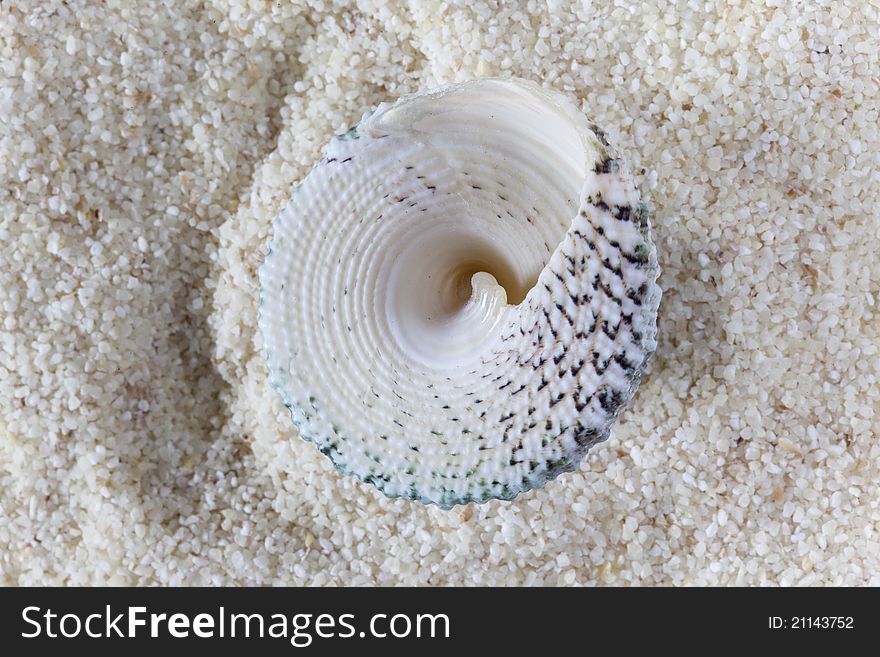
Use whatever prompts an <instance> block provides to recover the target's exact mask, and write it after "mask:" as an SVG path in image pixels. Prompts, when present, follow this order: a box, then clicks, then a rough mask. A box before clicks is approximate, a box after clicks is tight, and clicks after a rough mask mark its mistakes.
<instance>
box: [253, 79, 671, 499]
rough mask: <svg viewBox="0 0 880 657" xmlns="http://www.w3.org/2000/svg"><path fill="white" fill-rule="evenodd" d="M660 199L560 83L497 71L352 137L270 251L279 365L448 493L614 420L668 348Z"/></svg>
mask: <svg viewBox="0 0 880 657" xmlns="http://www.w3.org/2000/svg"><path fill="white" fill-rule="evenodd" d="M658 274H659V268H658V265H657V257H656V251H655V248H654V246H653V244H652V242H651V238H650V228H649V224H648V213H647V208H646V206H645V205H644V204H643V203H641V202H640V200H639V196H638V192H637V191H636V189H635V187H634V185H633V182H632V179H631V176H630V174H629V172H628V171H627V168H626V166H625V164H624V163H623V162H622V161H621V159H620V157H619V156H618V155H617V153H616V152H615V151H614V149H613V148H612V147H611V146H610V145H609V144H608V142H607V140H606V138H605V136H604V133H603V132H602V131H601V130H599V129H598V128H597V127H596V126H595V125H592V124H591V123H590V122H589V120H588V119H587V118H586V117H585V116H584V115H583V114H582V113H581V112H580V111H578V109H577V108H576V107H575V106H574V104H573V103H571V102H570V101H569V100H567V99H566V98H565V97H564V96H562V95H561V94H558V93H556V92H551V91H548V90H546V89H543V88H541V87H539V86H538V85H536V84H534V83H531V82H527V81H524V80H517V79H510V80H498V79H485V80H476V81H471V82H465V83H461V84H451V85H445V86H443V87H440V88H437V89H433V90H429V91H426V92H420V93H417V94H413V95H410V96H405V97H403V98H401V99H400V100H398V101H397V102H395V103H393V104H385V103H383V104H382V105H380V106H379V107H378V108H377V109H376V111H375V112H372V113H368V114H366V115H365V116H364V118H363V119H362V120H361V122H360V123H359V124H358V126H357V127H356V128H353V129H352V130H350V131H349V132H348V133H346V134H345V135H342V136H340V137H337V138H335V139H333V140H332V141H331V142H330V144H329V145H328V146H327V148H326V149H325V152H324V155H323V157H322V158H321V160H320V161H319V162H318V163H317V164H316V165H315V167H314V168H313V169H312V171H311V172H310V173H309V174H308V176H307V177H306V178H304V179H303V181H302V182H301V184H300V185H299V186H298V187H297V188H296V189H295V190H294V193H293V197H292V199H291V200H290V202H289V203H288V205H287V206H286V207H285V208H284V209H283V210H282V212H281V213H280V214H279V215H278V218H277V219H276V221H275V225H274V234H273V237H272V240H271V248H270V252H269V254H268V255H267V257H266V260H265V263H264V264H263V266H262V268H261V270H260V282H261V307H260V326H261V329H262V333H263V339H264V345H265V349H266V353H267V361H268V367H269V376H270V381H271V383H272V385H273V386H274V387H275V388H276V389H277V390H278V391H279V393H280V394H281V396H282V397H283V399H284V402H285V405H286V406H287V407H288V408H289V409H290V412H291V415H292V418H293V421H294V423H295V424H296V426H297V427H298V428H299V431H300V434H301V436H302V437H303V438H305V439H307V440H310V441H312V442H313V443H315V445H316V446H317V447H318V449H320V450H321V452H323V453H324V454H326V455H327V456H329V457H330V458H331V459H332V461H333V462H334V463H335V465H336V466H337V468H338V469H339V470H340V471H342V472H345V473H350V474H354V475H356V476H357V477H359V478H360V479H361V480H363V481H366V482H369V483H372V484H374V485H376V486H377V487H378V488H379V489H381V490H382V491H383V492H385V494H386V495H388V496H391V497H397V496H404V497H407V498H409V499H413V500H418V501H421V502H423V503H434V504H437V505H439V506H441V507H444V508H449V507H451V506H453V505H455V504H462V503H466V502H469V501H477V502H483V501H486V500H488V499H491V498H503V499H511V498H513V497H514V496H515V495H517V494H518V493H520V492H522V491H525V490H528V489H531V488H534V487H536V486H541V485H543V484H544V483H545V482H547V481H548V480H550V479H552V478H554V477H555V476H557V475H558V474H560V473H562V472H565V471H570V470H573V469H574V468H575V467H577V465H578V463H579V462H580V460H581V459H582V458H583V456H584V454H586V452H587V450H588V449H589V448H590V447H591V446H593V445H594V444H595V443H597V442H600V441H602V440H604V439H605V438H607V436H608V433H609V431H610V427H611V425H612V423H613V422H614V419H615V418H616V416H617V414H618V412H619V410H620V408H621V406H622V405H623V404H624V403H625V402H626V401H628V400H629V399H630V398H631V397H632V395H633V394H634V392H635V389H636V387H637V386H638V383H639V380H640V377H641V374H642V372H643V371H644V368H645V366H646V363H647V360H648V358H649V356H650V354H651V353H653V351H654V349H655V348H656V330H657V329H656V321H657V308H658V305H659V302H660V296H661V292H660V288H659V287H658V286H657V284H656V279H657V276H658Z"/></svg>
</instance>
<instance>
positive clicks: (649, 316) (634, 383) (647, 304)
mask: <svg viewBox="0 0 880 657" xmlns="http://www.w3.org/2000/svg"><path fill="white" fill-rule="evenodd" d="M486 81H491V82H501V83H510V82H513V83H516V84H519V85H521V86H524V87H528V88H531V89H533V90H535V91H536V92H537V93H539V94H540V95H542V96H543V97H545V98H546V99H548V100H549V101H550V102H552V103H553V104H555V105H557V106H561V107H563V108H565V109H566V111H569V112H574V113H576V114H578V115H580V114H581V112H580V110H579V109H578V108H577V106H576V105H575V104H574V103H573V102H572V101H571V100H570V99H569V98H568V97H567V96H565V95H563V94H561V93H559V92H556V91H549V90H547V89H545V88H544V87H541V86H540V85H538V84H537V83H535V82H533V81H531V80H524V79H520V78H513V77H511V78H502V77H491V78H479V79H473V80H468V81H465V82H459V83H454V82H450V83H445V84H442V85H440V86H437V87H434V88H432V89H428V90H423V91H418V92H414V93H410V94H407V95H404V96H401V97H400V98H398V99H397V100H395V101H392V102H387V101H386V102H382V103H380V104H379V105H377V106H376V108H374V109H373V110H370V111H367V112H365V113H364V114H363V116H362V118H361V120H360V121H359V122H358V124H356V125H354V126H352V127H351V128H349V129H348V130H346V131H345V132H343V133H340V134H334V135H333V136H332V138H331V140H330V142H328V144H327V145H326V146H325V147H324V148H323V149H322V158H319V159H318V160H317V161H316V162H315V163H314V164H313V166H312V167H311V168H310V170H309V172H308V173H307V174H306V175H305V176H304V177H303V178H302V179H300V181H298V182H297V183H295V184H294V185H293V188H292V192H291V197H290V199H289V200H288V202H287V203H286V204H285V207H287V206H288V205H289V204H291V203H293V202H294V200H295V198H296V195H297V193H298V191H299V188H300V187H301V185H302V183H303V181H305V180H306V178H308V176H309V175H310V174H311V173H312V171H314V170H315V169H316V168H317V167H318V166H320V164H321V160H322V159H323V157H324V156H326V153H327V152H328V150H329V149H330V148H331V147H332V145H333V143H334V142H338V141H347V140H353V139H359V138H360V136H361V134H362V133H363V134H369V133H368V131H369V130H370V129H371V128H370V126H371V119H373V118H374V117H376V116H381V115H382V114H383V113H384V112H386V111H388V110H390V109H393V108H396V107H399V106H401V105H402V104H404V103H408V102H411V101H413V100H416V99H418V98H421V97H424V96H430V97H442V96H443V95H445V94H446V93H447V92H449V91H450V90H453V89H456V88H459V87H462V86H465V85H472V84H479V83H482V82H486ZM589 129H590V131H591V132H592V134H593V136H594V137H595V139H596V140H597V142H598V143H599V144H600V146H601V148H600V149H599V150H600V152H603V153H604V154H605V156H606V157H609V158H613V159H615V160H617V161H618V162H619V163H620V165H621V167H622V169H624V171H625V167H626V163H625V161H624V160H623V159H622V158H621V157H620V155H619V152H618V151H617V149H616V148H615V147H614V146H613V145H612V144H611V143H610V142H609V140H608V139H607V137H606V133H605V131H604V130H603V129H602V128H601V127H600V126H598V125H597V124H596V123H594V122H590V123H589ZM624 175H629V174H628V172H625V173H624ZM636 193H638V190H636ZM639 214H640V220H639V232H640V233H641V235H642V236H643V238H644V240H645V244H646V245H647V253H646V256H647V263H646V266H645V267H644V270H645V271H646V272H647V273H648V280H647V284H646V291H645V294H644V295H643V296H642V298H641V303H642V307H643V318H644V325H643V326H644V328H645V331H644V333H643V336H642V339H641V347H642V348H643V351H644V358H643V359H642V362H641V363H639V364H637V365H636V367H635V368H634V369H633V370H632V372H631V374H630V375H629V385H628V388H627V389H626V390H625V391H624V392H623V394H622V401H621V403H620V404H619V405H617V407H616V408H615V409H614V411H613V412H612V413H611V414H610V415H609V416H608V417H607V418H606V420H605V421H604V423H603V426H601V427H599V428H598V429H597V430H596V433H595V434H594V436H593V438H592V439H591V441H590V442H589V443H586V444H584V445H582V446H580V447H579V448H578V449H576V450H573V452H572V453H571V454H570V459H569V460H568V461H567V462H566V463H564V464H562V465H559V466H557V467H555V468H552V469H548V470H546V471H545V472H544V473H543V475H542V476H541V477H540V478H539V479H535V480H533V481H531V482H530V485H527V486H522V487H511V488H510V489H509V490H507V491H505V492H502V493H500V494H497V495H493V496H489V497H482V498H480V497H473V496H465V497H463V498H460V499H458V498H450V499H434V498H429V497H425V496H422V495H420V494H418V491H403V492H399V493H391V492H388V491H386V490H384V488H383V487H382V485H381V482H377V480H376V478H375V477H371V476H366V475H363V474H362V473H359V472H355V471H351V470H349V469H347V468H345V467H343V466H341V465H340V464H339V463H337V462H336V461H335V460H333V459H332V458H331V462H333V464H334V467H335V468H336V469H337V471H339V472H340V473H341V474H348V475H353V476H354V477H355V478H356V479H358V480H359V481H361V482H363V483H367V484H372V485H373V486H375V487H376V488H378V489H379V490H381V491H382V493H383V494H384V496H385V497H387V498H389V499H396V498H404V499H407V500H411V501H417V502H420V503H421V504H423V505H426V506H430V505H435V506H437V507H438V508H441V509H443V510H449V509H452V508H454V507H455V506H458V505H463V504H468V503H471V502H473V503H477V504H485V503H488V502H489V501H491V500H493V499H500V500H504V501H511V500H513V499H515V498H517V497H518V496H519V495H520V494H521V493H525V492H528V491H530V490H533V489H536V488H540V487H542V486H544V485H545V484H546V483H547V482H549V481H551V480H553V479H555V478H556V477H558V476H559V475H561V474H564V473H567V472H572V471H574V470H576V469H577V468H578V467H579V465H580V463H581V461H582V460H583V458H584V457H585V455H586V453H587V452H588V451H589V450H590V449H591V448H592V447H594V446H595V445H597V444H599V443H601V442H604V441H606V440H607V439H608V437H609V435H610V433H611V429H612V427H613V425H614V423H615V422H616V420H617V418H618V416H619V414H620V412H621V411H622V409H623V407H624V406H626V404H627V403H628V402H629V401H630V400H631V398H632V397H633V396H634V394H635V392H636V390H637V389H638V387H639V385H640V382H641V379H642V378H643V375H644V374H645V372H646V370H647V368H648V365H649V362H650V360H651V358H652V356H653V354H654V353H655V352H656V349H657V321H658V316H659V308H660V303H661V298H662V294H663V292H662V289H661V288H660V286H659V285H658V283H657V279H658V278H659V275H660V271H661V270H660V265H659V261H658V256H657V249H656V245H655V243H654V241H653V239H652V229H651V221H650V210H649V207H648V205H647V203H645V202H644V201H641V200H640V201H639ZM281 215H282V213H281V212H279V213H277V214H276V216H275V218H274V219H273V221H272V231H271V237H270V238H269V246H268V248H267V250H266V255H265V257H264V259H263V262H262V263H261V265H260V268H259V272H258V275H259V279H260V286H259V308H258V325H259V327H260V329H261V333H263V334H264V335H265V289H264V284H263V281H264V277H265V276H266V267H267V263H268V262H269V261H270V260H271V258H272V255H273V245H274V241H275V235H276V234H277V228H278V223H279V221H280V219H281ZM264 351H265V353H266V364H267V370H268V381H269V384H270V386H271V388H272V389H274V390H275V391H276V392H277V393H278V395H279V396H280V398H281V399H282V402H283V403H284V406H285V407H286V408H287V409H288V412H289V413H290V416H291V420H292V423H293V425H294V426H295V427H296V429H297V432H298V433H299V434H300V437H301V438H302V439H303V440H305V441H307V442H315V441H314V440H313V438H312V437H311V436H310V435H309V434H308V431H307V430H306V429H305V425H306V422H305V421H304V419H303V418H301V417H300V416H299V415H298V414H297V413H296V412H295V409H294V405H293V403H292V402H291V400H289V399H288V398H287V396H286V394H285V391H284V389H283V385H282V381H283V379H284V376H285V373H284V372H281V371H280V369H279V368H276V367H274V366H273V365H272V362H273V360H272V357H271V356H272V354H271V353H270V351H269V348H268V346H266V345H264Z"/></svg>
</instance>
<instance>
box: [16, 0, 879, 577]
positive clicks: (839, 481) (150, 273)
mask: <svg viewBox="0 0 880 657" xmlns="http://www.w3.org/2000/svg"><path fill="white" fill-rule="evenodd" d="M878 58H880V3H878V2H877V0H870V1H867V2H866V1H863V0H851V1H848V2H830V1H825V2H810V3H795V2H786V1H784V0H775V1H774V0H766V1H763V2H758V1H745V0H739V1H736V0H731V1H725V2H721V1H720V0H719V2H717V3H716V2H707V1H700V2H697V1H695V0H691V1H687V2H686V1H680V2H674V3H669V2H665V1H662V2H661V1H660V0H651V1H647V2H642V1H638V2H637V1H635V0H632V1H622V0H618V1H615V2H576V3H567V2H562V1H561V0H548V1H547V2H537V1H534V0H532V1H529V2H500V1H499V2H494V3H493V2H490V3H486V2H481V1H471V2H466V3H452V2H446V3H435V2H428V1H421V0H412V1H411V2H407V3H404V2H392V1H390V0H374V1H369V0H361V1H359V2H356V3H349V2H330V1H329V0H323V1H322V0H315V1H314V2H311V3H308V4H306V3H303V2H256V1H250V2H239V1H234V0H204V1H201V2H192V1H189V0H185V1H178V0H174V1H171V0H168V1H167V2H149V3H136V2H131V1H125V2H123V1H119V0H107V1H106V2H102V3H96V2H82V1H71V2H59V1H54V0H53V1H47V0H40V1H36V0H32V1H28V0H10V1H7V2H3V3H2V6H0V179H2V183H0V209H2V211H0V582H2V583H3V584H23V585H27V584H62V583H63V584H97V583H111V584H157V583H159V584H233V583H246V584H314V585H325V584H337V585H338V584H349V585H353V584H354V585H356V584H434V585H444V584H476V585H486V584H527V585H528V584H549V585H553V584H642V585H651V584H765V583H770V584H783V585H786V584H799V585H808V584H865V583H873V584H875V585H877V584H880V575H878V574H877V573H880V545H878V530H880V444H878V440H877V437H878V433H880V431H878V429H880V384H878V373H880V360H878V347H880V315H878V308H877V304H878V301H880V258H878V238H880V217H878V207H880V205H878V201H880V131H878V129H877V126H878V118H880V117H878V110H880V78H878V76H877V72H878V70H880V60H878ZM483 75H500V76H504V75H517V76H521V77H525V78H530V79H533V80H536V81H538V82H540V83H541V84H544V85H546V86H548V87H552V88H555V89H558V90H561V91H564V92H566V93H568V94H570V95H571V96H572V97H573V98H575V99H578V100H579V101H580V102H581V103H582V106H583V108H584V111H585V112H586V113H588V114H589V115H590V116H591V117H593V118H595V119H596V120H597V122H598V123H599V124H600V125H603V126H604V127H606V128H607V130H608V131H609V133H610V136H611V138H612V140H613V141H614V142H615V143H617V144H618V145H619V146H620V147H621V149H622V151H623V152H624V154H625V156H626V158H627V159H628V160H629V162H630V163H631V165H632V168H633V170H634V171H635V173H636V174H637V183H638V185H639V187H640V189H641V191H642V194H643V195H644V196H645V197H646V198H647V199H648V200H649V201H650V204H651V206H652V210H653V214H652V216H653V226H654V238H655V241H656V243H657V247H658V252H659V255H660V260H661V266H662V268H663V273H662V276H661V279H660V283H661V285H662V287H663V288H664V299H663V305H662V307H661V316H660V334H659V348H658V350H657V353H656V355H655V357H654V359H653V361H652V363H651V366H650V368H649V370H648V372H647V374H646V376H645V379H644V382H643V384H642V387H641V388H640V390H639V392H638V393H637V395H636V397H635V399H634V401H633V403H632V404H631V405H630V406H629V407H628V408H627V409H626V411H625V412H624V414H623V415H622V417H621V421H620V422H619V423H618V424H617V425H616V427H615V429H614V431H613V433H612V437H611V439H610V440H609V441H608V442H606V443H604V444H602V445H600V446H598V447H597V448H595V449H594V450H593V451H592V452H590V454H589V456H588V457H587V459H586V460H585V461H584V463H583V464H582V466H581V467H580V469H579V470H578V471H577V472H575V473H572V474H569V475H565V476H563V477H561V478H560V479H558V480H556V481H554V482H552V483H551V484H549V485H548V486H547V487H545V488H543V489H541V490H536V491H531V492H529V493H527V494H524V495H522V496H520V497H519V498H517V499H516V500H515V501H514V502H512V503H504V502H497V501H494V502H490V503H488V504H486V505H483V506H473V505H471V506H467V507H463V508H462V507H458V508H456V509H455V510H453V511H450V512H445V511H442V510H439V509H437V508H433V507H432V508H425V507H422V506H419V505H417V504H413V503H409V502H405V501H402V500H397V501H389V500H387V499H385V498H384V497H383V496H382V495H381V493H378V492H377V491H375V490H374V489H372V488H371V487H369V486H365V485H362V484H359V483H357V482H355V481H354V480H353V479H351V478H349V477H345V476H341V475H339V474H337V473H336V472H335V470H333V468H332V465H331V464H330V462H329V461H328V460H327V459H326V458H325V457H323V456H322V455H321V454H320V453H319V452H318V451H317V450H315V449H314V447H313V446H312V445H311V444H309V443H307V442H304V441H302V440H300V439H299V438H298V437H297V436H296V435H295V432H294V430H293V429H292V426H291V423H290V418H289V416H288V414H287V411H286V409H284V407H283V406H282V404H281V402H280V399H279V398H278V396H277V395H276V394H275V392H274V391H272V390H271V389H270V387H269V386H268V385H267V381H266V365H265V360H264V357H263V354H262V349H261V336H260V335H259V332H258V331H257V324H256V318H257V305H258V294H257V292H258V290H257V273H256V272H257V268H258V266H259V264H260V263H261V261H262V258H263V256H264V253H265V246H266V241H267V237H268V234H269V230H270V226H271V222H272V219H273V217H274V215H275V214H276V213H277V212H278V210H279V209H280V208H281V207H282V206H283V204H284V203H285V202H286V200H287V199H288V197H289V194H290V191H291V187H292V185H294V184H295V183H296V181H298V180H299V179H301V178H302V177H303V176H304V175H305V173H306V172H307V171H308V170H309V168H310V166H311V164H312V162H313V161H314V160H315V159H316V157H317V156H318V154H319V152H320V150H321V148H322V147H323V145H324V144H325V143H326V142H327V140H328V139H329V138H330V136H331V135H332V134H333V133H334V132H339V131H341V130H343V129H345V128H346V127H347V126H349V125H352V124H354V123H356V122H357V120H358V119H359V118H360V116H361V114H362V113H363V112H364V111H365V110H367V109H369V108H371V107H373V106H374V105H376V104H377V103H379V102H380V101H383V100H389V99H393V98H395V97H398V96H400V95H402V94H404V93H408V92H412V91H415V90H417V89H420V88H424V87H428V86H433V85H436V84H438V83H440V82H444V81H460V80H465V79H469V78H473V77H477V76H483Z"/></svg>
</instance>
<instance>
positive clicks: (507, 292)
mask: <svg viewBox="0 0 880 657" xmlns="http://www.w3.org/2000/svg"><path fill="white" fill-rule="evenodd" d="M487 88H488V90H487ZM575 120H580V121H581V122H582V121H583V117H582V116H581V115H579V114H576V115H572V113H570V112H569V111H568V108H563V107H560V106H559V105H557V104H555V103H548V102H547V100H546V99H545V98H543V97H542V95H541V92H540V91H538V92H537V93H536V91H535V90H534V89H524V88H521V87H516V86H512V85H505V84H493V83H492V82H483V83H482V84H480V85H473V86H471V85H468V84H465V85H461V86H457V87H455V88H453V89H452V90H447V91H445V92H442V91H441V92H439V93H437V94H436V95H433V96H426V97H419V98H414V99H413V100H412V101H410V102H406V101H404V102H401V103H399V104H398V105H396V106H394V107H392V108H390V109H386V110H385V111H379V112H377V113H376V114H375V115H374V116H373V117H371V118H370V119H369V120H368V122H367V126H366V131H367V133H368V134H370V135H373V136H375V137H377V138H382V139H386V138H389V137H390V138H391V139H395V140H400V141H404V140H406V141H407V142H408V143H409V144H418V145H419V148H418V149H416V150H417V151H418V152H419V154H420V155H424V156H426V157H425V158H424V159H423V160H422V161H421V162H419V160H418V159H417V158H413V159H412V160H407V161H406V163H405V166H409V167H410V168H409V169H406V170H408V171H410V173H411V175H414V176H416V180H419V179H421V180H429V181H431V182H432V183H433V184H431V185H430V187H431V189H430V191H431V192H432V193H431V194H430V195H428V196H427V197H426V198H424V200H423V201H420V200H417V199H418V196H419V190H418V185H416V189H415V190H413V193H412V195H410V194H407V198H408V199H410V198H411V199H413V202H414V203H416V207H419V212H415V213H412V212H408V209H407V208H405V209H404V211H403V213H402V214H403V215H404V216H403V217H400V221H401V224H402V226H407V225H408V224H409V222H410V221H412V222H417V225H418V228H417V229H416V230H414V231H412V232H410V231H408V230H406V229H405V228H404V229H403V230H402V231H401V233H400V237H399V240H398V241H397V242H394V241H392V242H390V243H389V245H388V247H389V248H388V252H387V257H388V258H389V259H391V260H393V264H392V267H391V274H390V278H389V281H390V284H389V286H388V288H387V289H388V296H387V301H386V311H387V320H388V324H389V327H390V328H391V330H392V334H393V335H394V337H395V339H396V340H397V342H398V344H399V346H400V348H401V350H402V351H404V352H406V353H407V354H409V355H410V356H412V357H413V358H415V359H416V360H418V361H420V363H421V364H422V365H426V366H429V367H432V368H439V369H447V368H456V367H464V366H469V365H470V364H472V363H473V362H474V361H475V360H476V359H478V358H482V359H485V358H486V357H487V355H488V354H489V353H490V352H491V351H492V349H493V348H494V347H496V346H497V339H498V338H499V336H500V334H501V330H500V327H501V324H503V321H504V320H505V319H506V318H508V317H511V316H512V313H511V312H510V310H511V307H512V306H516V305H518V304H520V303H522V302H523V301H524V300H525V298H526V295H527V294H528V292H529V291H530V290H531V289H532V288H533V287H534V286H535V284H536V282H537V280H538V276H539V275H540V273H541V271H542V270H543V269H544V268H545V267H546V265H547V263H548V261H549V259H550V257H551V256H552V254H553V252H554V251H555V250H556V248H557V246H558V245H559V243H560V241H561V240H562V239H563V238H564V237H565V234H566V231H567V230H568V228H569V226H570V225H571V221H572V217H573V216H574V215H575V214H576V212H577V207H578V202H579V200H580V191H581V188H582V187H583V183H584V178H585V176H586V163H587V160H588V158H589V153H587V152H586V150H587V146H588V144H587V143H586V142H585V141H584V139H583V137H582V132H581V131H579V130H578V126H577V125H576V123H575ZM391 139H389V141H390V140H391ZM447 172H448V173H447ZM438 173H440V174H441V175H440V176H438ZM454 174H457V175H454ZM418 176H422V178H418ZM447 176H448V177H447ZM438 177H439V178H440V180H439V181H438ZM422 203H424V205H422ZM407 214H411V215H412V216H411V217H408V216H406V215H407ZM404 241H406V242H407V243H406V244H405V246H402V247H401V248H398V246H399V245H400V243H403V242H404ZM477 275H485V276H480V277H479V279H478V284H477V285H472V282H473V280H472V279H474V277H475V276H477ZM502 295H503V298H502ZM508 304H509V305H508Z"/></svg>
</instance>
